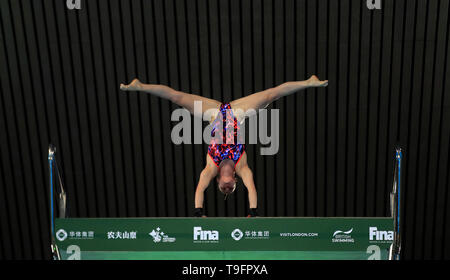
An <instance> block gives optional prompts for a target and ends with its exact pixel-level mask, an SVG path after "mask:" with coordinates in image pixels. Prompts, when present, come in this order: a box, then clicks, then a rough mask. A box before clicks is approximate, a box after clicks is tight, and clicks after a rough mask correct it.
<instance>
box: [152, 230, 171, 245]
mask: <svg viewBox="0 0 450 280" xmlns="http://www.w3.org/2000/svg"><path fill="white" fill-rule="evenodd" d="M148 235H150V236H151V237H152V238H153V242H155V243H159V242H175V240H176V239H175V238H174V237H169V236H168V235H167V234H165V233H164V232H162V231H161V228H159V227H157V228H156V230H152V232H150V233H149V234H148Z"/></svg>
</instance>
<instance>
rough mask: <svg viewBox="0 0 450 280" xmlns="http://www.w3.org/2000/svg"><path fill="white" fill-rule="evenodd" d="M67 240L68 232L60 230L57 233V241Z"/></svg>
mask: <svg viewBox="0 0 450 280" xmlns="http://www.w3.org/2000/svg"><path fill="white" fill-rule="evenodd" d="M66 238H67V232H66V231H65V230H63V229H60V230H58V231H57V232H56V239H58V240H59V241H64V240H66Z"/></svg>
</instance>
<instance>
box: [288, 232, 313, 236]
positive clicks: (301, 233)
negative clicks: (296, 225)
mask: <svg viewBox="0 0 450 280" xmlns="http://www.w3.org/2000/svg"><path fill="white" fill-rule="evenodd" d="M280 236H281V237H319V233H317V232H282V233H280Z"/></svg>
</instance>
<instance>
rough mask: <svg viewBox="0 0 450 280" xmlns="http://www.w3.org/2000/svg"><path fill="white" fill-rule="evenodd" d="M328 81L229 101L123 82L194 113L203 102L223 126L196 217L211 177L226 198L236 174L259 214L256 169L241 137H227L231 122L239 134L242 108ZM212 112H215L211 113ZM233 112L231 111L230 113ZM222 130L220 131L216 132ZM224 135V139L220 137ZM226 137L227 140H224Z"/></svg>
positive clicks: (206, 170) (203, 178)
mask: <svg viewBox="0 0 450 280" xmlns="http://www.w3.org/2000/svg"><path fill="white" fill-rule="evenodd" d="M327 85H328V81H327V80H325V81H321V80H319V79H318V78H317V77H316V76H315V75H313V76H311V77H310V78H309V79H308V80H304V81H292V82H286V83H283V84H281V85H279V86H276V87H273V88H270V89H267V90H264V91H260V92H256V93H253V94H251V95H248V96H245V97H242V98H240V99H237V100H234V101H231V102H230V103H222V102H219V101H216V100H213V99H210V98H206V97H203V96H199V95H195V94H189V93H185V92H181V91H177V90H174V89H172V88H170V87H168V86H165V85H155V84H144V83H141V82H140V81H139V80H138V79H134V80H133V81H132V82H131V83H130V84H128V85H124V84H121V85H120V89H121V90H123V91H140V92H146V93H150V94H151V95H154V96H157V97H161V98H164V99H167V100H170V101H171V102H173V103H175V104H177V105H179V106H181V107H183V108H185V109H187V110H188V111H189V112H190V113H191V114H194V113H195V110H194V104H195V102H201V104H202V106H201V108H202V111H201V113H202V114H210V116H207V119H210V123H211V124H212V125H214V124H218V123H219V122H221V125H223V129H220V130H215V129H213V130H212V136H218V137H214V138H212V139H211V142H210V145H209V146H208V155H207V156H206V166H205V168H204V169H203V171H202V172H201V173H200V178H199V181H198V185H197V189H196V191H195V211H194V214H195V216H196V217H205V215H204V211H203V200H204V191H205V190H206V188H207V187H208V186H209V184H210V182H211V180H212V179H213V178H216V180H217V184H218V187H219V190H220V191H221V192H222V193H223V194H225V198H226V197H227V196H228V195H229V194H231V193H233V192H234V190H235V189H236V182H237V179H236V175H238V176H239V177H241V179H242V181H243V183H244V185H245V187H246V188H247V191H248V200H249V208H250V209H249V215H248V216H249V217H255V216H257V215H258V214H257V200H258V199H257V193H256V187H255V183H254V181H253V173H252V171H251V169H250V168H249V166H248V164H247V153H246V152H245V146H244V144H240V143H238V141H233V140H231V141H229V139H225V138H226V135H227V132H226V128H227V127H228V126H230V125H231V127H232V128H233V129H234V132H233V134H232V135H233V136H234V137H236V135H237V131H239V128H240V124H241V123H242V120H243V119H244V118H245V117H246V115H243V114H242V112H249V111H251V110H254V111H256V112H258V110H259V109H263V108H266V107H267V106H268V105H269V104H270V103H272V102H274V101H275V100H277V99H279V98H281V97H283V96H287V95H290V94H293V93H295V92H298V91H300V90H304V89H307V88H313V87H326V86H327ZM211 112H214V113H212V114H211ZM228 112H231V113H228ZM215 133H219V135H215ZM217 139H223V140H224V141H219V142H218V141H217ZM225 140H226V141H225Z"/></svg>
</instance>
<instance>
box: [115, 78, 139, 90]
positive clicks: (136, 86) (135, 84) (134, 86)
mask: <svg viewBox="0 0 450 280" xmlns="http://www.w3.org/2000/svg"><path fill="white" fill-rule="evenodd" d="M141 87H142V83H141V81H139V80H138V79H134V80H133V81H131V83H130V84H128V85H124V84H120V89H121V90H123V91H137V90H140V89H141Z"/></svg>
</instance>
